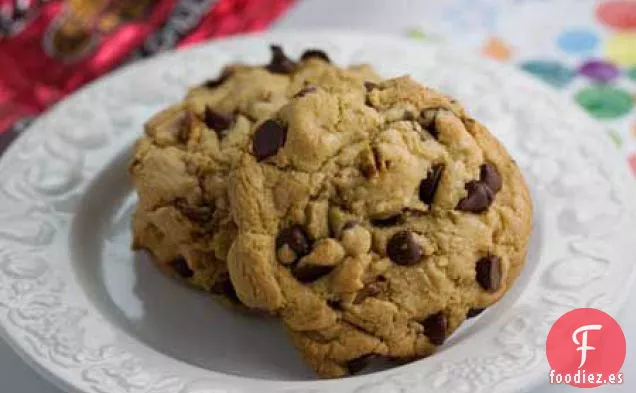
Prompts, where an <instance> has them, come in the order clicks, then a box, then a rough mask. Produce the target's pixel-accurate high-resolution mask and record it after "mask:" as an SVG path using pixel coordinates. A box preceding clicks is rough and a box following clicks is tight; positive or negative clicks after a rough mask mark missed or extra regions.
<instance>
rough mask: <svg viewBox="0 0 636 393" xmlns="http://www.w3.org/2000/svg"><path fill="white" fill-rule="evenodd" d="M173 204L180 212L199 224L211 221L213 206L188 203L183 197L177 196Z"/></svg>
mask: <svg viewBox="0 0 636 393" xmlns="http://www.w3.org/2000/svg"><path fill="white" fill-rule="evenodd" d="M175 206H176V207H177V209H179V211H180V212H181V214H183V215H184V216H186V217H187V218H189V219H190V220H192V221H194V222H198V223H201V224H205V223H207V222H210V221H212V217H213V215H214V207H212V206H210V205H207V204H204V205H190V204H189V203H188V202H187V201H186V200H185V199H181V198H179V199H177V200H176V201H175Z"/></svg>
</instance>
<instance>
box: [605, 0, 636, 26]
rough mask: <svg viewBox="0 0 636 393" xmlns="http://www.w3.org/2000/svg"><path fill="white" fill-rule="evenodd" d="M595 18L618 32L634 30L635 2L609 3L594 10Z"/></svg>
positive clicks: (635, 19)
mask: <svg viewBox="0 0 636 393" xmlns="http://www.w3.org/2000/svg"><path fill="white" fill-rule="evenodd" d="M596 16H597V18H598V19H599V20H600V21H601V22H603V23H604V24H605V25H607V26H609V27H612V28H614V29H618V30H632V29H636V2H632V1H609V2H606V3H603V4H601V5H599V7H598V8H597V9H596Z"/></svg>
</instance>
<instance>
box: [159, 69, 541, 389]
mask: <svg viewBox="0 0 636 393" xmlns="http://www.w3.org/2000/svg"><path fill="white" fill-rule="evenodd" d="M266 112H267V113H266V114H265V113H263V114H262V116H261V117H259V120H257V121H255V122H253V123H250V129H249V131H246V134H245V138H243V139H242V140H241V143H243V146H242V148H243V149H244V153H243V154H242V155H241V156H240V157H237V158H236V166H235V167H234V168H233V169H232V170H231V171H230V172H229V182H228V183H224V186H225V187H227V190H228V193H227V196H228V200H229V205H230V206H229V209H230V210H231V214H232V218H233V220H234V224H235V227H233V232H232V235H233V236H230V237H233V238H234V242H233V243H232V245H231V247H230V250H229V254H228V255H227V261H228V271H229V275H230V278H231V281H232V283H233V285H234V287H235V289H236V293H237V295H238V298H239V299H240V300H241V301H242V302H243V303H244V304H245V305H246V306H248V307H251V308H255V309H259V310H265V311H268V312H271V313H275V314H277V315H280V317H281V318H282V320H283V321H284V324H285V326H286V328H287V330H288V331H289V332H290V337H291V339H292V341H293V343H294V345H295V346H296V347H297V348H298V349H299V350H300V351H301V352H302V354H303V355H304V357H305V358H306V360H307V361H308V363H309V364H310V365H311V366H312V367H313V368H314V369H315V370H316V372H317V373H318V374H319V375H320V376H322V377H339V376H343V375H347V374H351V373H354V372H356V371H359V369H360V368H361V367H362V366H363V364H364V362H365V360H366V359H368V358H370V357H374V356H380V357H385V358H390V359H400V360H411V359H416V358H420V357H424V356H427V355H429V354H431V353H432V352H433V351H434V350H435V348H436V347H437V346H439V345H441V344H442V343H443V342H444V340H445V339H446V338H447V337H448V336H449V335H450V334H451V333H452V332H453V331H454V330H455V329H457V327H458V326H459V325H460V324H461V323H462V322H463V321H464V320H465V319H466V318H467V317H471V316H474V315H476V314H477V313H479V312H480V310H482V309H484V308H486V307H488V306H490V305H492V304H493V303H494V302H496V301H497V300H498V299H499V298H500V297H501V296H502V295H503V294H504V293H505V292H506V291H507V290H508V289H509V288H510V287H511V285H512V283H513V281H514V280H515V278H516V277H517V275H518V274H519V270H520V269H521V267H522V265H523V263H524V260H525V255H526V249H527V244H528V238H529V235H530V231H531V226H532V204H531V201H530V197H529V193H528V189H527V186H526V184H525V181H524V179H523V177H522V175H521V173H520V171H519V168H517V166H516V165H515V163H514V161H513V160H512V159H511V158H510V157H509V155H508V154H507V152H506V151H505V150H504V148H503V147H502V146H501V145H500V144H499V142H497V140H496V139H495V138H494V137H493V136H492V135H491V134H490V133H489V132H488V131H487V130H486V129H485V128H484V127H483V126H482V125H480V124H479V123H478V122H476V121H475V120H474V119H472V118H471V117H470V116H469V115H468V114H467V113H466V112H465V111H464V109H463V108H462V107H461V106H460V105H459V104H458V103H457V102H456V101H454V100H452V99H450V98H448V97H446V96H444V95H442V94H440V93H438V92H436V91H434V90H432V89H428V88H424V87H422V86H420V85H419V84H417V83H416V82H414V81H413V80H411V79H410V78H408V77H401V78H397V79H392V80H388V81H384V82H377V81H376V83H362V82H361V81H359V80H358V82H357V83H350V84H349V85H348V87H347V88H346V89H328V88H322V87H321V86H319V85H318V86H316V87H315V88H312V89H311V91H308V92H305V93H303V94H300V95H298V96H297V97H294V98H292V99H291V100H289V102H288V103H287V104H286V105H283V106H281V107H280V109H279V110H277V111H266ZM239 150H240V149H239ZM237 154H238V152H237ZM175 183H176V182H175ZM178 184H179V185H178V186H177V185H176V184H174V185H172V186H171V187H169V188H170V189H173V188H177V187H178V188H179V190H185V189H186V188H188V187H190V184H189V183H188V182H186V181H185V180H183V181H179V182H178ZM195 194H196V193H195ZM189 195H190V197H191V198H192V195H193V194H191V193H190V194H189ZM224 244H225V243H224ZM226 245H227V244H226Z"/></svg>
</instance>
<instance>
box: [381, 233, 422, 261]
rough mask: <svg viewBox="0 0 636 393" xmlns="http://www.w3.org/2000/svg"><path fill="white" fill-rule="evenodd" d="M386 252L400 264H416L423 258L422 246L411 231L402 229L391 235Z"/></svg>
mask: <svg viewBox="0 0 636 393" xmlns="http://www.w3.org/2000/svg"><path fill="white" fill-rule="evenodd" d="M386 253H387V255H388V256H389V258H391V260H392V261H393V262H395V263H397V264H398V265H407V266H408V265H414V264H416V263H417V262H419V261H420V259H421V258H422V255H423V253H422V248H421V247H420V245H419V244H417V242H416V241H415V237H414V236H413V233H411V232H410V231H400V232H397V233H396V234H395V235H393V236H392V237H391V239H390V240H389V242H388V243H387V245H386Z"/></svg>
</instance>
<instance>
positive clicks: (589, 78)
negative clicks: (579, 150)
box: [410, 0, 636, 176]
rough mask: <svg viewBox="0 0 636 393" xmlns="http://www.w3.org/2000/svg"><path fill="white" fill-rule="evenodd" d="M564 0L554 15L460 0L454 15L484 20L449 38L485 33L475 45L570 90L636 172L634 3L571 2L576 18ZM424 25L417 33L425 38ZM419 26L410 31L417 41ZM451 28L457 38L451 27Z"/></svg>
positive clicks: (529, 3) (538, 5)
mask: <svg viewBox="0 0 636 393" xmlns="http://www.w3.org/2000/svg"><path fill="white" fill-rule="evenodd" d="M566 2H567V1H564V2H561V4H559V5H560V6H562V8H560V9H556V8H555V9H554V14H560V15H556V16H554V15H553V16H550V15H549V14H550V12H548V13H546V10H549V9H548V8H547V7H550V4H549V2H547V1H543V0H501V1H500V2H494V1H490V2H488V1H487V0H475V1H468V0H455V1H454V4H455V7H456V8H455V9H454V11H453V12H454V13H457V12H458V11H457V10H461V12H462V13H464V14H465V15H462V17H463V18H464V19H466V15H472V18H473V20H472V22H473V24H474V25H476V24H477V23H475V21H478V20H479V18H481V19H482V20H483V21H484V23H483V24H482V25H483V26H482V27H483V28H482V29H475V30H474V31H473V32H466V35H464V36H462V35H461V34H463V33H458V35H459V36H458V37H450V38H451V39H453V38H455V39H459V40H463V41H467V40H468V38H467V37H468V34H471V35H473V36H474V35H482V36H483V37H482V38H483V40H481V43H480V44H477V45H478V46H477V48H476V49H478V50H479V51H480V52H481V53H482V54H483V55H485V56H488V57H491V58H494V59H496V60H499V61H502V62H507V63H511V64H515V65H517V66H519V67H520V68H521V69H522V70H524V71H526V72H528V73H530V74H531V75H533V76H535V77H537V78H539V79H540V80H542V81H543V82H545V83H547V84H549V85H551V86H552V87H554V88H556V89H559V90H562V91H563V92H564V93H565V94H568V95H570V96H571V97H572V99H573V100H574V101H575V102H576V103H577V104H578V105H579V106H580V107H581V108H582V109H583V110H584V111H585V112H587V113H588V114H589V115H590V116H592V117H594V118H596V119H598V120H599V121H601V122H602V123H604V124H605V125H607V130H608V134H609V136H610V138H611V139H612V141H613V142H614V143H615V144H616V146H617V148H618V150H619V153H617V154H621V153H622V154H625V156H626V158H627V162H628V164H629V165H630V167H631V169H632V172H633V173H634V175H635V176H636V0H606V1H593V0H589V1H588V0H578V1H577V2H574V1H570V2H569V3H570V4H571V5H572V7H571V10H572V17H570V15H568V17H565V16H564V15H563V13H562V12H563V11H564V10H565V11H566V12H567V11H569V9H570V8H568V7H567V5H566V4H564V3H566ZM486 3H487V4H488V5H490V6H489V7H486V6H484V4H486ZM533 3H535V4H534V9H533ZM554 3H559V2H552V4H554ZM533 11H536V12H535V14H534V16H533V13H532V12H533ZM448 14H452V13H448ZM575 14H576V15H575ZM528 15H529V16H528ZM542 15H546V16H545V17H541V16H542ZM453 22H454V21H447V26H452V23H453ZM486 22H487V23H486ZM455 23H456V22H455ZM555 25H556V27H555ZM423 26H425V25H423ZM422 29H423V31H426V27H423V28H422ZM422 29H415V30H414V31H417V32H419V35H420V38H421V36H423V35H424V34H425V33H424V32H423V31H422ZM533 29H534V30H533ZM440 30H443V29H437V31H440ZM520 30H523V31H520ZM414 31H412V32H411V34H410V35H411V36H412V37H415V38H418V37H417V35H418V34H415V33H414ZM445 33H446V34H447V35H453V31H452V27H451V28H446V30H445ZM537 37H538V38H537ZM473 46H474V45H473Z"/></svg>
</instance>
